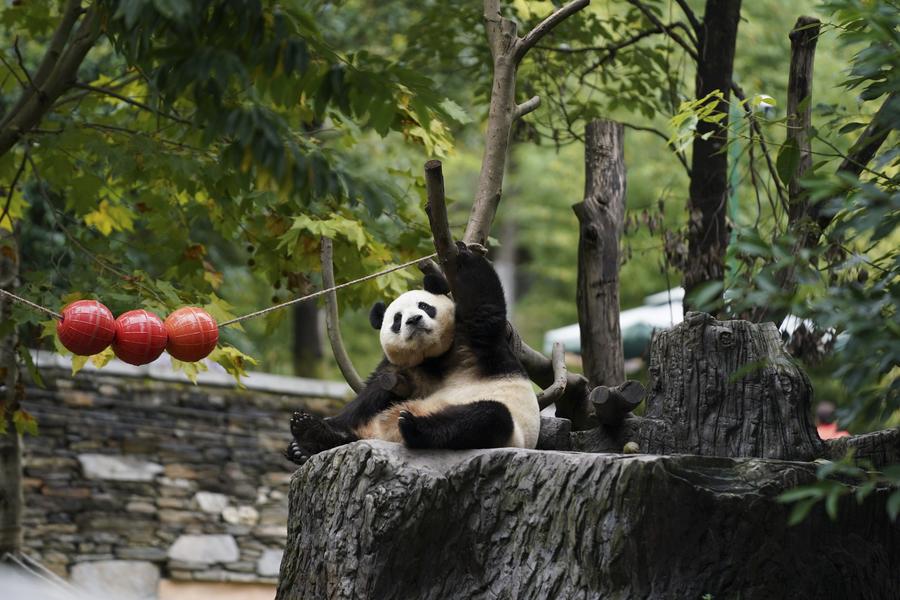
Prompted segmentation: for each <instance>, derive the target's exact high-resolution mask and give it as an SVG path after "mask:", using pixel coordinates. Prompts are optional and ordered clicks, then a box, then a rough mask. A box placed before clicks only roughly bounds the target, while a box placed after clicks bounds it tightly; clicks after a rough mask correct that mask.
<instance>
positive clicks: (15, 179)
mask: <svg viewBox="0 0 900 600" xmlns="http://www.w3.org/2000/svg"><path fill="white" fill-rule="evenodd" d="M27 160H28V153H27V152H26V153H25V156H23V157H22V163H21V164H20V165H19V169H18V170H17V171H16V174H15V176H14V177H13V180H12V183H10V184H9V190H7V193H6V205H5V206H4V207H3V212H0V224H2V223H3V219H5V218H6V215H8V214H9V207H10V206H12V197H13V193H14V192H15V191H16V185H17V184H18V183H19V178H20V177H21V176H22V173H23V172H24V171H25V162H26V161H27Z"/></svg>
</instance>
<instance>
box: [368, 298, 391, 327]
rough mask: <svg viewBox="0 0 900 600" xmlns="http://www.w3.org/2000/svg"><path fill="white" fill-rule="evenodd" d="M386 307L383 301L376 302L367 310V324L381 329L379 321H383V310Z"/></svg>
mask: <svg viewBox="0 0 900 600" xmlns="http://www.w3.org/2000/svg"><path fill="white" fill-rule="evenodd" d="M386 309H387V306H385V304H384V302H376V303H375V304H373V305H372V310H370V311H369V324H370V325H372V327H374V328H375V329H381V323H382V322H383V321H384V311H385V310H386Z"/></svg>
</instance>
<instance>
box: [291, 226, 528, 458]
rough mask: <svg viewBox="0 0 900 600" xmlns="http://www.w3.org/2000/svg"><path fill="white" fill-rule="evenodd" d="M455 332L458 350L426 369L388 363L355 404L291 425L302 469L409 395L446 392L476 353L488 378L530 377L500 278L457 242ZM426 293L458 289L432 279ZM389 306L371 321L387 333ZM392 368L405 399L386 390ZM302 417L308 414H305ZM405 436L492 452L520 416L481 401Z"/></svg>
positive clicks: (406, 424)
mask: <svg viewBox="0 0 900 600" xmlns="http://www.w3.org/2000/svg"><path fill="white" fill-rule="evenodd" d="M457 248H458V250H459V253H458V256H457V267H456V268H457V271H456V293H455V298H454V304H455V311H456V316H455V328H456V331H455V334H454V341H453V347H452V348H451V349H450V350H449V351H448V352H446V353H445V354H443V355H442V356H438V357H435V358H428V359H426V360H425V361H423V362H422V363H421V364H420V365H418V366H416V367H413V368H410V369H401V368H398V367H396V366H395V365H392V364H390V363H389V362H388V361H387V359H383V360H382V361H381V364H379V365H378V368H376V369H375V371H374V372H373V373H372V375H370V376H369V379H368V380H367V381H366V385H365V387H364V388H363V390H362V391H361V392H360V393H359V395H358V396H357V397H356V399H354V400H353V401H352V402H350V403H349V404H347V405H346V406H345V407H344V409H343V410H341V412H340V413H339V414H337V415H335V416H334V417H330V418H326V419H323V418H320V417H315V416H313V415H307V414H305V413H296V414H295V418H294V419H292V420H291V431H292V433H293V434H294V438H295V440H294V442H293V443H292V444H291V445H290V446H289V447H288V449H287V450H286V451H285V455H286V456H287V457H288V458H289V459H290V460H293V461H294V462H297V463H298V464H302V461H305V460H306V459H307V458H308V457H309V456H312V455H313V454H316V453H318V452H322V451H324V450H328V449H330V448H333V447H335V446H339V445H341V444H346V443H349V442H352V441H355V440H356V439H358V437H357V436H356V434H355V433H354V432H355V431H356V430H357V429H358V428H359V427H360V426H362V425H364V424H365V423H367V422H369V421H370V420H371V419H372V418H374V417H375V415H377V414H379V413H381V412H383V411H385V410H387V409H388V408H390V407H391V406H393V405H395V404H397V403H399V402H403V401H405V400H407V399H408V398H424V397H425V396H427V395H428V394H430V393H431V392H433V391H435V390H436V389H438V388H439V387H440V385H441V382H442V381H444V380H445V379H446V376H447V374H448V373H450V372H452V371H453V370H454V369H456V368H458V367H459V366H460V363H461V362H462V361H463V360H465V358H466V357H467V356H469V357H471V356H474V359H475V365H476V368H477V370H478V373H477V375H478V376H480V377H484V378H489V377H496V376H501V375H513V374H514V375H522V376H523V377H527V375H526V373H525V370H524V369H523V368H522V365H521V363H519V361H518V359H517V358H516V357H515V355H514V354H513V352H512V350H511V349H510V348H509V345H508V344H507V340H506V301H505V299H504V296H503V288H502V286H501V285H500V278H499V277H498V276H497V273H496V272H495V271H494V268H493V267H492V266H491V264H490V263H489V262H488V260H487V259H486V258H485V257H484V256H482V255H480V254H476V253H474V252H472V251H471V250H469V248H468V247H467V246H466V245H465V244H463V243H462V242H457ZM424 287H425V290H426V291H428V292H430V293H432V294H438V293H447V292H449V290H450V288H449V285H447V280H446V279H444V278H443V277H442V276H438V275H435V274H428V275H426V276H425V284H424ZM385 310H386V307H385V305H384V303H382V302H379V303H377V304H375V306H373V307H372V310H371V312H370V313H369V322H370V323H371V324H372V327H374V328H375V329H380V328H381V325H382V323H383V321H384V318H385ZM385 371H392V372H395V373H398V374H401V375H403V376H404V378H405V379H406V380H407V381H408V382H409V383H410V384H411V388H412V389H410V390H408V393H407V394H405V395H403V396H400V395H399V394H397V393H395V392H394V391H393V390H385V389H383V388H382V386H381V385H379V376H380V375H381V374H382V373H384V372H385ZM298 414H301V415H304V416H301V417H298V416H297V415H298ZM400 428H401V433H402V435H403V437H404V440H406V443H407V445H409V446H410V447H414V448H418V447H431V448H492V447H497V446H499V445H502V444H504V443H505V442H506V441H507V440H508V439H509V436H510V434H511V433H512V415H510V413H509V410H508V409H507V408H506V407H505V406H503V405H502V404H501V403H499V402H496V401H493V400H480V401H478V402H473V403H472V404H467V405H462V406H456V407H451V408H448V409H445V410H443V411H441V412H439V413H436V414H433V415H429V416H427V417H412V416H411V415H409V414H408V413H407V414H406V415H405V416H404V418H403V419H401V423H400Z"/></svg>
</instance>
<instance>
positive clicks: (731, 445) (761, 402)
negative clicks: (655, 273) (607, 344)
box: [572, 312, 827, 460]
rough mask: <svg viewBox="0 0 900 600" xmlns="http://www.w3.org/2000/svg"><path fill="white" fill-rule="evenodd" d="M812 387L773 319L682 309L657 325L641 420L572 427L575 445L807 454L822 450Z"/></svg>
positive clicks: (709, 452)
mask: <svg viewBox="0 0 900 600" xmlns="http://www.w3.org/2000/svg"><path fill="white" fill-rule="evenodd" d="M811 401H812V386H811V385H810V382H809V378H808V377H807V376H806V374H805V373H804V372H803V371H802V370H801V369H800V368H799V367H797V366H796V365H795V364H794V363H793V362H792V361H791V359H790V357H789V356H788V354H787V353H786V352H785V350H784V347H783V342H782V340H781V336H780V335H779V333H778V330H777V329H776V328H775V325H774V324H772V323H762V324H756V323H751V322H749V321H717V320H716V319H714V318H713V317H711V316H710V315H708V314H705V313H697V312H692V313H688V314H687V316H686V317H685V320H684V321H683V322H682V323H680V324H679V325H677V326H676V327H673V328H672V329H670V330H667V331H663V332H660V333H658V334H657V335H656V336H655V337H654V339H653V343H652V346H651V349H650V387H649V390H648V396H647V399H646V406H647V410H646V413H645V414H644V416H643V417H642V418H640V417H635V418H628V419H625V420H624V421H623V422H622V423H621V424H618V425H614V426H601V427H598V428H596V429H593V430H590V431H585V432H576V433H573V440H572V447H573V448H574V449H576V450H582V451H588V452H621V451H622V448H623V446H624V444H626V443H628V442H629V441H634V442H637V444H638V446H639V447H640V451H641V452H644V453H648V454H699V455H702V456H723V457H741V456H755V457H759V458H778V459H783V460H813V459H815V458H819V457H822V456H825V455H826V454H827V451H826V449H825V447H824V446H823V444H822V442H821V440H820V439H819V436H818V434H817V433H816V428H815V425H814V424H813V421H812V413H811V410H810V405H811Z"/></svg>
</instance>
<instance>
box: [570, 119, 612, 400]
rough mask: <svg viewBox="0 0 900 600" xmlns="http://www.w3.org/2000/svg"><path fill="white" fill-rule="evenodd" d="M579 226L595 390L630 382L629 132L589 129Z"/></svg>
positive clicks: (582, 317) (581, 312)
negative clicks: (623, 326) (625, 342)
mask: <svg viewBox="0 0 900 600" xmlns="http://www.w3.org/2000/svg"><path fill="white" fill-rule="evenodd" d="M572 208H573V210H574V211H575V215H576V216H577V217H578V223H579V239H578V290H577V293H576V301H577V304H578V323H579V327H580V330H581V356H582V360H583V364H584V374H585V375H586V376H587V378H588V381H589V382H590V385H591V387H596V386H598V385H606V386H615V385H619V384H620V383H622V382H624V381H625V357H624V352H623V349H622V332H621V331H620V329H619V240H620V238H621V235H622V229H623V224H624V219H625V151H624V127H623V126H622V125H621V124H620V123H615V122H613V121H607V120H598V121H592V122H591V123H589V124H588V125H587V127H586V129H585V146H584V201H583V202H579V203H578V204H575V205H574V206H573V207H572Z"/></svg>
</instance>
